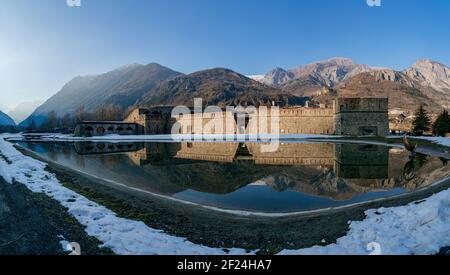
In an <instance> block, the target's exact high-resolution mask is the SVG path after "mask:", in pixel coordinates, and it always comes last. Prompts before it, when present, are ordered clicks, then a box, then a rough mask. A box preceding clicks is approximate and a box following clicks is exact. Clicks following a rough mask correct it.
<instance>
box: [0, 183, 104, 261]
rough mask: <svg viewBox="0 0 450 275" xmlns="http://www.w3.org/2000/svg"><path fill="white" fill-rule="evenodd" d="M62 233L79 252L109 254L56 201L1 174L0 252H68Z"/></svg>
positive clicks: (46, 253)
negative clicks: (76, 246) (62, 243)
mask: <svg viewBox="0 0 450 275" xmlns="http://www.w3.org/2000/svg"><path fill="white" fill-rule="evenodd" d="M61 236H64V238H65V239H67V240H68V241H70V242H78V243H79V244H80V245H81V252H82V254H95V255H98V254H110V253H111V252H110V251H108V250H105V249H100V248H98V245H99V244H100V243H99V242H98V241H97V240H96V239H94V238H91V237H89V236H87V234H86V233H85V232H84V228H83V227H82V226H81V225H80V224H79V223H78V222H77V221H76V220H75V219H74V218H73V217H71V216H70V215H69V214H68V213H67V211H66V209H65V208H64V207H62V206H61V205H60V204H59V203H58V202H57V201H55V200H53V199H51V198H49V197H47V196H46V195H43V194H35V193H32V192H31V191H29V190H28V189H27V188H26V187H25V186H24V185H22V184H19V183H15V184H9V183H7V182H5V181H4V180H3V178H1V177H0V255H67V254H68V252H66V251H64V250H63V247H62V245H61V243H60V241H61V240H62V238H61Z"/></svg>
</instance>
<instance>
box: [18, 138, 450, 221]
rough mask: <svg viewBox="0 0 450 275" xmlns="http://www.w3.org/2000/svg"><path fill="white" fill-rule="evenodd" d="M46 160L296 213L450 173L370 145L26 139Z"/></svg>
mask: <svg viewBox="0 0 450 275" xmlns="http://www.w3.org/2000/svg"><path fill="white" fill-rule="evenodd" d="M20 145H22V146H23V147H25V148H27V149H30V150H32V151H34V152H36V153H38V154H39V155H41V156H42V157H44V158H45V159H48V160H51V161H54V162H57V163H58V164H61V165H64V166H66V167H68V168H72V169H75V170H78V171H82V172H84V173H88V174H90V175H93V176H96V177H99V178H102V179H105V180H109V181H113V182H116V183H120V184H122V185H126V186H128V187H132V188H134V189H137V190H142V191H145V192H151V193H155V194H159V195H164V196H169V197H173V198H176V199H180V200H184V201H188V202H194V203H198V204H202V205H207V206H213V207H219V208H223V209H230V210H245V211H255V212H266V213H275V212H277V213H279V212H283V213H286V212H298V211H306V210H316V209H322V208H329V207H337V206H344V205H348V204H353V203H359V202H364V201H369V200H373V199H378V198H387V197H391V196H395V195H399V194H403V193H407V192H413V191H415V190H417V189H421V188H425V187H427V186H429V185H431V184H432V183H433V182H435V181H436V180H439V179H442V178H445V177H447V176H448V175H450V165H447V162H446V161H445V160H441V159H438V158H434V157H431V156H425V155H420V154H416V155H411V154H410V153H409V152H407V151H404V150H402V149H398V148H390V147H387V146H381V145H370V144H348V143H345V144H339V143H300V142H296V143H284V144H280V146H279V148H278V150H277V151H275V152H264V150H262V147H261V146H262V144H261V143H224V142H221V143H219V142H217V143H216V142H214V143H207V142H198V143H189V142H183V143H104V142H76V143H53V142H22V143H20Z"/></svg>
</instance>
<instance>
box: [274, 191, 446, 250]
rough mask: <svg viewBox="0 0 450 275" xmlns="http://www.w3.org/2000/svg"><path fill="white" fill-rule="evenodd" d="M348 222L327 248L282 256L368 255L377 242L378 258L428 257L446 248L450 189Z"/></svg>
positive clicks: (369, 213) (381, 209)
mask: <svg viewBox="0 0 450 275" xmlns="http://www.w3.org/2000/svg"><path fill="white" fill-rule="evenodd" d="M366 215H367V217H366V219H365V220H363V221H357V222H351V224H350V231H349V232H348V233H347V235H346V236H344V237H342V238H340V239H338V240H337V242H336V243H335V244H331V245H328V246H324V247H322V246H314V247H312V248H308V249H301V250H284V251H282V252H281V253H280V254H282V255H311V254H312V255H368V254H369V253H370V251H369V249H368V247H369V246H370V244H373V243H377V244H379V245H380V248H381V251H380V253H381V255H411V254H413V255H430V254H437V253H438V252H439V250H440V249H441V248H442V247H446V246H449V245H450V190H446V191H442V192H440V193H438V194H436V195H433V196H432V197H430V198H428V199H426V200H424V201H423V202H420V203H418V202H416V203H411V204H409V205H406V206H400V207H392V208H380V209H372V210H368V211H367V212H366Z"/></svg>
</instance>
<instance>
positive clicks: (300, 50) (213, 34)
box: [0, 0, 450, 110]
mask: <svg viewBox="0 0 450 275" xmlns="http://www.w3.org/2000/svg"><path fill="white" fill-rule="evenodd" d="M81 2H82V6H81V7H79V8H69V7H68V6H67V5H66V0H39V1H34V0H2V1H1V3H0V41H1V42H0V94H1V100H0V110H2V109H3V110H7V109H8V108H11V107H13V106H14V105H16V104H18V103H20V102H23V101H32V100H39V99H47V98H48V97H50V96H51V95H52V94H54V93H56V92H57V91H58V90H59V89H60V88H61V87H62V85H63V84H64V83H66V82H67V81H69V80H70V79H72V78H73V77H75V76H77V75H85V74H94V73H101V72H105V71H108V70H111V69H114V68H116V67H119V66H122V65H125V64H130V63H150V62H158V63H160V64H162V65H165V66H168V67H170V68H172V69H174V70H178V71H181V72H184V73H190V72H194V71H197V70H201V69H206V68H212V67H227V68H231V69H233V70H236V71H238V72H241V73H243V74H262V73H265V72H267V71H269V70H270V69H272V68H274V67H277V66H279V67H284V68H291V67H295V66H298V65H301V64H307V63H310V62H313V61H317V60H323V59H328V58H330V57H334V56H343V57H350V58H353V59H354V60H355V61H356V62H358V63H365V64H369V65H372V66H383V67H392V68H394V69H398V70H401V69H404V68H406V67H408V66H410V65H411V64H413V63H414V62H415V61H416V60H417V59H421V58H429V59H433V60H437V61H440V62H442V63H444V64H446V65H450V53H449V52H450V50H449V49H450V1H448V0H381V3H382V6H381V7H379V8H377V7H374V8H370V7H369V6H368V5H367V3H366V0H81Z"/></svg>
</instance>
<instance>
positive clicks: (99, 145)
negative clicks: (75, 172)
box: [97, 143, 106, 150]
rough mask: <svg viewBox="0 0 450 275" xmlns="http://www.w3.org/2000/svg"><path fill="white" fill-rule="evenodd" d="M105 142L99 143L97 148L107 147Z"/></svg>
mask: <svg viewBox="0 0 450 275" xmlns="http://www.w3.org/2000/svg"><path fill="white" fill-rule="evenodd" d="M105 147H106V146H105V144H104V143H99V144H97V149H100V150H103V149H105Z"/></svg>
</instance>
